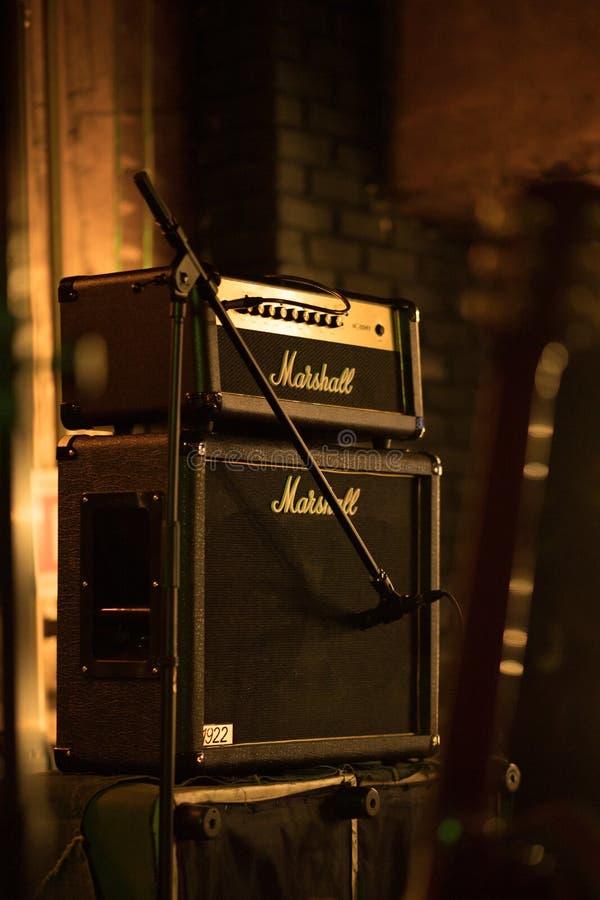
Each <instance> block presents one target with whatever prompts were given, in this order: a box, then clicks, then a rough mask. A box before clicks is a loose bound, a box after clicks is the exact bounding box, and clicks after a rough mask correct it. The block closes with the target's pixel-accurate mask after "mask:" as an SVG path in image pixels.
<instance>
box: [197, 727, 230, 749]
mask: <svg viewBox="0 0 600 900" xmlns="http://www.w3.org/2000/svg"><path fill="white" fill-rule="evenodd" d="M202 741H203V743H204V746H205V747H214V746H215V745H221V744H233V724H232V723H231V722H230V723H229V724H227V725H204V726H203V728H202Z"/></svg>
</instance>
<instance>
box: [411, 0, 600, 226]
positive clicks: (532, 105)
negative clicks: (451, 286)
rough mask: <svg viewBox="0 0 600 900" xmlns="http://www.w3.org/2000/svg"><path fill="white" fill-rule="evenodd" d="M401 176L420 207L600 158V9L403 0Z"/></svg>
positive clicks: (464, 208)
mask: <svg viewBox="0 0 600 900" xmlns="http://www.w3.org/2000/svg"><path fill="white" fill-rule="evenodd" d="M396 28H397V31H396V34H395V39H394V42H395V48H396V52H395V53H394V57H393V59H394V64H395V68H396V74H395V76H394V79H393V82H394V97H395V100H394V107H395V108H394V113H393V118H394V150H393V165H394V180H395V183H396V184H397V186H398V187H399V188H400V189H401V190H402V191H404V192H406V195H407V196H408V197H410V199H411V203H412V205H413V206H414V208H418V209H419V210H420V211H421V212H422V213H426V214H428V215H435V216H445V217H463V216H465V215H469V213H470V211H471V209H472V205H473V203H474V201H475V200H476V199H477V197H478V195H480V194H481V193H483V192H485V191H489V190H493V191H495V190H498V189H504V188H506V187H507V186H509V185H511V184H513V183H514V182H515V181H516V180H517V181H518V180H519V179H522V178H535V177H538V176H539V175H540V174H541V173H543V172H547V171H549V170H551V169H554V168H555V167H560V168H563V169H568V170H570V171H572V172H574V173H576V174H583V173H595V172H598V167H599V164H600V149H599V140H598V139H599V138H600V60H599V58H598V44H599V41H600V7H598V4H596V3H594V2H590V0H582V2H578V3H575V4H573V3H571V2H569V0H555V2H553V3H550V4H549V3H544V2H543V0H531V2H528V3H523V2H521V0H507V2H504V3H492V2H487V3H481V2H479V0H451V2H449V3H444V4H440V3H437V2H435V0H408V2H406V3H404V4H402V5H401V6H400V5H399V6H398V14H397V17H396Z"/></svg>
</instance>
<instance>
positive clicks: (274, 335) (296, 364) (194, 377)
mask: <svg viewBox="0 0 600 900" xmlns="http://www.w3.org/2000/svg"><path fill="white" fill-rule="evenodd" d="M246 297H250V298H252V305H251V306H250V308H248V309H231V311H230V316H231V318H232V320H233V321H234V322H235V324H236V326H237V327H238V329H239V330H240V332H241V334H242V336H243V338H244V339H245V341H246V343H247V345H248V347H249V348H250V350H251V351H252V353H253V354H254V357H255V358H256V360H257V362H258V363H259V365H260V367H261V368H262V370H263V372H264V374H265V375H266V377H267V378H268V380H269V381H270V383H271V386H272V387H273V389H274V390H275V393H276V394H277V396H278V398H279V399H280V400H281V401H282V403H283V406H284V408H285V410H286V412H287V413H288V414H289V416H290V417H291V418H292V419H293V420H294V422H296V423H297V424H298V425H300V426H303V427H304V429H305V430H306V431H307V432H315V433H318V434H324V433H328V432H329V433H331V434H334V433H336V432H339V431H340V430H342V429H352V430H353V431H354V432H355V433H356V434H357V436H362V437H365V438H367V439H370V438H378V439H384V440H385V439H387V438H417V437H420V435H421V434H422V433H423V430H424V428H423V410H422V396H421V372H420V361H419V338H418V310H417V309H416V307H415V306H414V305H413V304H412V303H409V302H407V301H389V302H383V301H378V300H374V299H372V298H367V297H359V296H355V295H352V294H348V295H346V299H347V301H348V303H349V308H348V310H347V311H346V310H344V309H343V308H342V307H341V304H340V299H343V298H339V297H338V298H336V297H334V296H332V295H328V294H325V293H319V292H315V291H311V290H309V289H307V288H303V289H300V288H298V287H290V286H289V284H286V283H282V284H278V283H277V282H276V281H272V280H270V281H267V280H265V281H252V282H249V281H243V280H240V279H235V278H227V277H223V278H221V282H220V286H219V298H220V299H221V300H222V301H223V302H229V301H235V300H239V299H243V298H246ZM169 298H170V294H169V282H168V270H167V269H148V270H143V271H135V272H121V273H119V274H110V275H98V276H92V277H78V278H65V279H63V280H62V281H61V283H60V287H59V301H60V313H61V316H60V318H61V337H62V348H63V352H62V405H61V418H62V422H63V424H64V425H65V427H66V428H70V429H81V428H90V427H94V426H98V425H114V426H116V427H117V428H118V429H119V430H127V429H130V428H131V427H132V426H133V425H137V424H143V423H162V422H165V421H166V418H167V402H168V396H169V384H168V378H169V353H170V339H169V332H170V319H169ZM315 307H318V309H315ZM324 310H325V311H324ZM326 310H329V312H327V311H326ZM183 394H184V401H183V409H182V419H183V422H184V424H186V425H187V426H189V427H194V426H196V425H200V424H205V422H206V419H207V417H210V419H211V420H212V421H213V422H216V423H218V424H217V429H218V430H223V429H227V427H228V426H232V427H233V428H234V429H235V427H236V426H237V425H241V426H242V427H243V428H245V427H246V426H247V425H248V423H252V424H253V425H254V426H256V427H258V426H259V425H261V424H262V425H263V426H265V427H266V428H267V429H268V428H269V427H271V428H273V427H275V425H276V419H275V416H274V415H273V413H272V411H271V409H270V407H269V406H268V404H267V402H266V400H265V399H264V397H263V396H262V393H261V391H260V388H259V387H258V386H257V385H256V383H255V382H254V379H253V378H252V376H251V375H250V373H249V372H248V371H247V370H246V368H245V366H244V364H243V362H242V360H241V358H240V357H239V355H238V353H237V351H236V349H235V347H234V346H233V344H232V343H231V341H230V339H229V337H228V336H227V335H226V334H225V329H224V328H223V327H222V326H221V324H220V323H218V322H216V321H215V319H214V317H213V316H212V313H211V312H210V310H209V309H208V304H206V303H204V302H199V303H198V302H197V297H196V302H193V298H190V301H189V302H188V315H187V318H186V324H185V346H184V360H183Z"/></svg>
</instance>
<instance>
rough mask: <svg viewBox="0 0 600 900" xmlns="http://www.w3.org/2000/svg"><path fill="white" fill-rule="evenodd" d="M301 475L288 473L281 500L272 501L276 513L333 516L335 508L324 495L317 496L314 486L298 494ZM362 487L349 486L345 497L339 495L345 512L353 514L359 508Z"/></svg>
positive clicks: (272, 508) (273, 510)
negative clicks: (301, 494)
mask: <svg viewBox="0 0 600 900" xmlns="http://www.w3.org/2000/svg"><path fill="white" fill-rule="evenodd" d="M300 477H301V476H300V475H296V476H294V475H288V477H287V480H286V482H285V484H284V486H283V492H282V494H281V497H280V498H279V500H272V501H271V510H272V512H274V513H292V514H301V515H302V514H303V515H308V516H331V515H333V510H332V509H331V506H330V505H329V503H328V502H327V500H325V498H324V497H322V496H320V495H319V496H317V495H316V494H315V492H314V490H313V489H312V488H310V489H309V490H308V492H307V493H306V494H305V495H304V496H301V497H298V496H296V495H297V493H298V485H299V484H300ZM359 497H360V488H354V487H349V488H348V490H347V491H346V493H345V494H344V496H343V497H338V500H339V501H340V505H341V507H342V509H343V510H344V512H345V513H347V514H348V515H349V516H353V515H354V514H355V513H356V511H357V509H358V498H359Z"/></svg>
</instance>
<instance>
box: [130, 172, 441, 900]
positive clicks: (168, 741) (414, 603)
mask: <svg viewBox="0 0 600 900" xmlns="http://www.w3.org/2000/svg"><path fill="white" fill-rule="evenodd" d="M134 181H135V184H136V186H137V188H138V190H139V191H140V193H141V195H142V197H143V198H144V200H145V201H146V203H147V205H148V207H149V209H150V211H151V212H152V214H153V216H154V218H155V220H156V222H157V224H158V225H159V226H160V228H161V230H162V232H163V234H164V236H165V238H166V239H167V241H168V242H169V243H170V244H171V246H172V247H173V249H174V250H175V252H176V256H175V259H174V261H173V264H172V268H171V277H170V290H171V311H170V315H171V319H172V327H171V361H170V372H169V379H170V382H169V408H168V451H167V452H168V476H167V502H166V522H165V540H166V548H165V559H166V568H165V574H166V580H165V585H164V594H163V596H164V603H163V607H164V608H163V611H162V617H161V618H162V623H163V628H162V630H161V635H160V646H161V655H160V661H159V666H160V681H161V780H160V792H159V835H158V837H159V842H158V897H159V900H172V888H173V833H174V828H173V791H174V782H175V753H176V746H175V744H176V708H175V698H176V696H177V694H176V691H177V606H178V596H179V570H180V545H179V521H178V490H179V438H180V429H181V373H182V342H183V323H184V319H185V310H186V306H185V305H186V301H187V297H188V295H189V293H190V291H191V290H192V288H193V287H194V286H195V285H196V284H197V283H198V285H199V291H200V295H201V297H202V298H203V299H205V300H206V301H207V302H208V304H209V306H210V308H211V309H212V310H213V312H214V314H215V315H216V317H217V318H218V319H219V321H220V322H221V324H222V326H223V328H224V329H225V332H226V333H227V335H228V337H229V339H230V340H231V342H232V344H233V345H234V347H235V348H236V350H237V351H238V353H239V355H240V356H241V358H242V360H243V362H244V364H245V365H246V367H247V369H248V370H249V372H250V373H251V375H252V376H253V378H254V380H255V381H256V383H257V385H258V387H259V388H260V389H261V391H262V393H263V395H264V397H265V399H266V400H267V402H268V404H269V406H270V407H271V409H272V411H273V413H274V414H275V416H276V417H277V420H278V421H279V423H280V424H281V425H282V426H283V428H284V429H285V431H286V432H287V435H288V437H289V439H290V441H291V443H292V445H293V447H294V448H295V450H296V452H297V453H298V455H299V457H300V459H301V460H302V462H303V463H304V465H305V466H306V468H307V469H308V470H309V472H310V474H311V475H312V477H313V479H314V481H315V482H316V484H317V485H318V487H319V489H320V490H321V493H322V494H323V496H324V497H325V499H326V500H327V502H328V504H329V506H330V507H331V510H332V512H333V514H334V515H335V517H336V518H337V520H338V522H339V524H340V525H341V527H342V529H343V530H344V532H345V534H346V535H347V537H348V539H349V540H350V542H351V544H352V545H353V547H354V549H355V550H356V553H357V554H358V556H359V557H360V559H361V560H362V562H363V565H364V566H365V568H366V570H367V572H368V573H369V575H370V578H371V584H372V585H373V587H374V589H375V590H376V591H377V593H378V594H379V597H380V603H379V606H377V607H375V608H374V609H373V610H372V611H369V613H370V618H369V621H368V622H365V617H364V616H365V614H360V613H359V614H358V616H357V617H355V618H356V625H357V627H359V628H364V627H370V626H371V625H374V624H377V623H378V622H390V621H393V620H394V619H399V618H401V617H402V616H403V615H404V614H405V613H408V612H414V611H415V610H416V609H417V608H418V607H419V606H421V605H423V604H425V603H431V602H433V601H434V600H437V599H439V597H438V596H433V595H434V594H440V592H439V591H438V592H435V591H432V592H429V595H428V593H427V592H425V593H424V594H422V595H417V596H412V595H409V594H406V595H401V594H398V593H397V592H396V591H395V590H394V586H393V584H392V582H391V580H390V578H389V576H388V575H387V573H386V572H385V571H384V570H383V569H382V568H381V567H380V566H379V565H378V564H377V562H376V560H375V559H374V557H373V556H372V554H371V553H370V551H369V549H368V547H367V546H366V544H365V542H364V541H363V539H362V537H361V536H360V534H359V532H358V531H357V529H356V528H355V526H354V524H353V523H352V521H351V519H350V517H349V516H348V514H347V513H346V511H345V509H344V508H343V507H342V504H341V503H340V501H339V500H338V498H337V496H336V495H335V493H334V490H333V488H332V487H331V485H330V484H329V481H328V480H327V478H326V477H325V474H324V473H323V471H322V470H321V468H320V466H319V465H318V463H317V461H316V459H315V458H314V456H313V454H312V453H311V451H310V449H309V448H308V446H307V444H306V443H305V441H304V439H303V438H302V436H301V434H300V432H299V431H298V429H297V428H296V426H295V425H294V423H293V421H292V420H291V418H290V417H289V416H288V414H287V413H286V412H285V410H284V409H283V407H282V406H281V404H280V402H279V399H278V397H277V395H276V394H275V392H274V390H273V388H272V387H271V385H270V384H269V382H268V380H267V378H266V376H265V374H264V373H263V371H262V369H261V368H260V366H259V364H258V362H257V361H256V359H255V358H254V356H253V354H252V352H251V350H250V348H249V347H248V345H247V344H246V342H245V340H244V338H243V337H242V335H241V334H240V332H239V331H238V329H237V327H236V325H235V323H234V322H233V321H232V320H231V318H230V316H229V314H228V312H227V310H226V308H225V307H224V305H223V304H222V303H221V301H220V300H219V297H218V294H217V289H218V281H217V279H216V278H215V276H214V274H209V273H208V272H207V271H206V269H205V268H204V267H203V266H202V264H201V263H200V262H199V260H198V259H197V258H196V256H195V254H194V252H193V250H192V248H191V246H190V244H189V241H188V239H187V237H186V235H185V233H184V232H183V229H182V228H181V226H180V225H179V223H178V222H177V221H176V220H175V218H174V217H173V215H172V213H171V211H170V210H169V209H168V207H167V206H166V205H165V204H164V202H163V201H162V199H161V198H160V197H159V195H158V193H157V191H156V189H155V187H154V185H153V184H152V181H151V180H150V177H149V175H148V173H147V172H145V171H140V172H136V174H135V175H134ZM430 595H431V596H430Z"/></svg>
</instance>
